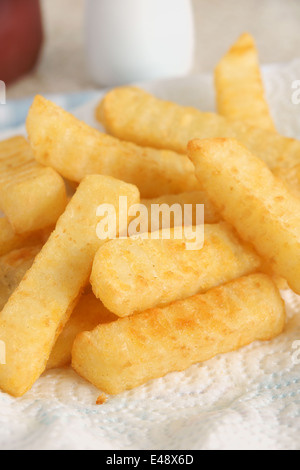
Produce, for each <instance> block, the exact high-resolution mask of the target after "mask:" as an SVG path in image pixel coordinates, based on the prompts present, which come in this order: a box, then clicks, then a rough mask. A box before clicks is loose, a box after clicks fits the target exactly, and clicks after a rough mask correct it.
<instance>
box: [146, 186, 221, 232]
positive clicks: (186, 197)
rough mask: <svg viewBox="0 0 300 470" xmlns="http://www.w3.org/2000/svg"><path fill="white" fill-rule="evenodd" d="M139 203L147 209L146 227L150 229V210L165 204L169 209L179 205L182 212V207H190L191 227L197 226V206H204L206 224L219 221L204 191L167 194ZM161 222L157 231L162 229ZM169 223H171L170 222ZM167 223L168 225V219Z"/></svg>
mask: <svg viewBox="0 0 300 470" xmlns="http://www.w3.org/2000/svg"><path fill="white" fill-rule="evenodd" d="M141 203H142V204H143V205H144V206H145V207H146V208H147V211H148V227H151V208H152V206H153V205H156V204H158V205H160V206H161V205H162V204H167V205H168V206H170V207H172V206H173V205H174V204H180V206H181V208H182V210H184V206H185V205H186V204H190V205H192V225H196V224H197V204H203V205H204V220H205V223H206V224H216V223H218V222H220V220H221V218H220V215H219V214H218V213H217V210H216V208H215V206H214V205H213V204H212V203H211V201H210V200H209V199H208V197H207V195H206V194H205V193H204V191H193V192H190V193H182V194H168V195H165V196H161V197H158V198H155V199H143V200H142V201H141ZM183 220H184V219H183ZM161 222H162V223H161V225H160V226H159V227H158V228H159V230H160V229H162V228H163V221H161ZM171 222H173V221H172V220H171ZM168 223H170V218H168ZM171 227H172V226H171Z"/></svg>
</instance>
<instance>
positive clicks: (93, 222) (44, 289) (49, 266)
mask: <svg viewBox="0 0 300 470" xmlns="http://www.w3.org/2000/svg"><path fill="white" fill-rule="evenodd" d="M120 196H127V198H128V204H129V206H130V205H131V204H135V203H138V202H139V193H138V190H137V188H135V187H134V186H131V185H128V184H126V183H123V182H121V181H118V180H115V179H113V178H109V177H104V176H89V177H86V178H85V179H84V181H83V182H82V183H81V185H80V186H79V188H78V190H77V192H76V194H75V195H74V196H73V198H72V200H71V202H70V203H69V205H68V207H67V209H66V211H65V213H64V214H63V215H62V216H61V218H60V219H59V221H58V223H57V225H56V229H55V231H54V232H53V234H52V235H51V236H50V238H49V240H48V241H47V243H46V244H45V246H44V247H43V249H42V251H41V252H40V254H39V255H38V256H37V258H36V260H35V263H34V264H33V266H32V268H31V269H30V270H29V271H28V272H27V274H26V276H25V278H24V279H23V281H22V282H21V284H20V285H19V287H18V288H17V289H16V291H15V292H14V294H13V295H12V296H11V297H10V299H9V301H8V303H7V304H6V306H5V307H4V309H3V310H2V312H1V314H0V341H2V342H4V343H5V345H6V364H5V365H0V388H1V389H2V390H3V391H5V392H8V393H10V394H11V395H14V396H21V395H23V394H24V393H26V391H27V390H29V389H30V388H31V386H32V385H33V383H34V382H35V381H36V380H37V379H38V377H39V376H40V375H41V373H42V372H43V371H44V370H45V367H46V365H47V361H48V358H49V356H50V353H51V350H52V348H53V346H54V344H55V341H56V339H57V337H58V336H59V334H60V333H61V331H62V329H63V327H64V326H65V324H66V322H67V321H68V319H69V317H70V315H71V313H72V311H73V309H74V306H75V304H76V302H77V299H78V296H79V294H80V293H81V291H82V289H83V288H84V287H85V286H86V284H87V282H88V279H89V276H90V273H91V268H92V262H93V258H94V256H95V253H96V251H97V250H98V249H99V248H100V246H101V245H102V244H103V243H104V242H105V241H104V240H100V239H99V238H98V237H97V234H96V228H97V222H98V220H97V215H96V209H97V208H98V206H99V205H100V204H104V203H109V204H113V205H114V206H115V207H116V213H117V214H118V207H119V197H120ZM125 219H126V217H125ZM126 223H127V220H126ZM124 224H125V221H124ZM124 229H125V225H124V226H123V225H122V226H121V227H120V230H122V231H123V230H124ZM108 231H109V233H110V228H109V229H108ZM113 232H114V229H113ZM109 233H108V236H109Z"/></svg>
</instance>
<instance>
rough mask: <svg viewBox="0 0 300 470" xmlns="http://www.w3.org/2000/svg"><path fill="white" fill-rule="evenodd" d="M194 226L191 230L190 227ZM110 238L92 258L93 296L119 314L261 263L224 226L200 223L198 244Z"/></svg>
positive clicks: (165, 301) (176, 296)
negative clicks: (192, 246) (200, 245)
mask: <svg viewBox="0 0 300 470" xmlns="http://www.w3.org/2000/svg"><path fill="white" fill-rule="evenodd" d="M194 229H195V228H193V231H194ZM175 236H176V234H175V230H172V231H171V239H170V240H162V239H161V238H162V237H161V234H160V237H159V239H158V240H157V239H156V240H152V239H150V240H143V239H130V238H128V239H121V240H112V241H110V242H109V243H107V244H106V245H105V246H103V247H102V248H100V250H99V251H98V253H97V254H96V256H95V260H94V265H93V270H92V276H91V283H92V287H93V291H94V294H95V295H96V297H98V298H99V299H101V300H102V302H103V303H104V305H105V306H106V307H107V308H108V309H109V310H110V311H112V312H113V313H115V314H116V315H118V316H119V317H124V316H128V315H132V314H134V313H137V312H143V311H144V310H147V309H149V308H154V307H157V306H163V305H167V304H169V303H170V302H174V301H176V300H181V299H185V298H187V297H190V296H192V295H195V294H198V293H203V292H206V291H207V290H209V289H211V288H212V287H216V286H218V285H221V284H223V283H224V282H229V281H231V280H233V279H236V278H238V277H241V276H244V275H247V274H250V273H253V272H255V271H258V269H259V267H260V264H261V261H260V258H259V257H258V256H257V254H256V253H255V252H254V250H253V249H252V247H250V246H248V244H243V243H241V242H240V241H239V239H238V237H237V236H236V234H235V232H234V231H233V230H232V229H231V228H230V227H229V226H227V224H224V223H222V224H219V225H205V227H204V245H203V248H202V249H200V250H197V251H189V250H187V248H186V242H187V239H186V238H185V237H184V236H183V238H182V239H175Z"/></svg>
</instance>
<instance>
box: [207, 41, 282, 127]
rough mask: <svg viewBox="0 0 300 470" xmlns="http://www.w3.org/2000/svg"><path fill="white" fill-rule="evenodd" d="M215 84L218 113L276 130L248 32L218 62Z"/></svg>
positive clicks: (256, 53) (255, 49) (256, 56)
mask: <svg viewBox="0 0 300 470" xmlns="http://www.w3.org/2000/svg"><path fill="white" fill-rule="evenodd" d="M215 84H216V92H217V107H218V112H219V114H221V115H222V116H225V117H227V118H230V119H235V120H240V121H244V122H246V123H247V124H249V125H250V126H254V127H260V128H261V129H266V130H267V131H274V132H276V129H275V125H274V122H273V119H272V117H271V114H270V109H269V106H268V103H267V101H266V98H265V91H264V84H263V80H262V76H261V71H260V66H259V57H258V51H257V48H256V45H255V42H254V39H253V37H252V36H251V34H247V33H245V34H242V36H241V37H240V38H239V39H238V41H237V42H236V43H235V44H234V45H233V47H232V48H231V49H230V50H229V52H228V53H227V54H226V55H225V56H224V57H223V58H222V60H221V61H220V62H219V64H218V65H217V67H216V70H215Z"/></svg>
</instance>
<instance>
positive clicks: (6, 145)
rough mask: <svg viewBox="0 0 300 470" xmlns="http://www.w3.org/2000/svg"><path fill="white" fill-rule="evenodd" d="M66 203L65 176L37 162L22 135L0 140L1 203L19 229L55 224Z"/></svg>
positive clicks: (18, 231) (17, 230) (27, 229)
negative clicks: (63, 177)
mask: <svg viewBox="0 0 300 470" xmlns="http://www.w3.org/2000/svg"><path fill="white" fill-rule="evenodd" d="M66 205H67V195H66V188H65V184H64V181H63V179H62V178H61V176H60V175H59V174H58V173H56V171H54V170H53V169H52V168H46V167H43V166H41V165H39V164H38V163H36V161H35V160H34V157H33V154H32V151H31V149H30V146H29V144H28V142H27V141H26V140H25V139H24V138H23V137H13V138H12V139H8V140H5V141H3V142H0V207H1V209H2V211H3V212H4V213H5V215H6V216H7V218H8V219H9V222H10V224H11V225H12V227H13V229H14V231H15V232H16V233H19V234H22V233H28V232H34V231H36V230H40V229H43V228H45V227H49V226H50V225H54V224H55V223H56V222H57V220H58V218H59V216H60V215H61V214H62V213H63V212H64V210H65V208H66Z"/></svg>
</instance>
